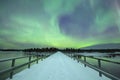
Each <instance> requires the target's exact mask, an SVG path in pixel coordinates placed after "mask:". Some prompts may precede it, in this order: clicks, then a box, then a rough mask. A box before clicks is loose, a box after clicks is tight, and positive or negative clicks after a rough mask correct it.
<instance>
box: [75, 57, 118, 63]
mask: <svg viewBox="0 0 120 80" xmlns="http://www.w3.org/2000/svg"><path fill="white" fill-rule="evenodd" d="M75 56H81V57H87V58H91V59H96V60H101V61H105V62H110V63H114V64H120V62H115V61H111V60H105V59H101V58H95V57H91V56H85V55H75Z"/></svg>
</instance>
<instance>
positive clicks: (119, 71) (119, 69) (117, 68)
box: [82, 53, 120, 78]
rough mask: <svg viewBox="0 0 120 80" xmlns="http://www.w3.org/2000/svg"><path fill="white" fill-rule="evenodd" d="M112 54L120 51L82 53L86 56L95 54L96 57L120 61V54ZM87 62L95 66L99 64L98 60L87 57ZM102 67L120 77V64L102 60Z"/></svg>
mask: <svg viewBox="0 0 120 80" xmlns="http://www.w3.org/2000/svg"><path fill="white" fill-rule="evenodd" d="M111 54H120V53H82V55H85V56H93V57H95V58H100V59H105V60H110V61H114V62H120V55H115V56H111ZM87 62H89V63H90V64H93V65H95V66H98V60H95V59H91V58H87ZM101 68H102V69H103V70H104V71H106V72H108V73H110V74H112V75H114V76H116V77H118V78H120V64H114V63H110V62H105V61H101Z"/></svg>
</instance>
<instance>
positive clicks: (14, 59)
mask: <svg viewBox="0 0 120 80" xmlns="http://www.w3.org/2000/svg"><path fill="white" fill-rule="evenodd" d="M23 58H28V62H26V63H24V64H21V65H18V66H15V62H16V60H17V59H23ZM31 58H32V56H25V57H15V58H8V59H2V60H0V62H6V61H12V63H11V68H8V69H5V70H2V71H0V75H1V76H2V75H3V74H6V73H10V76H9V77H10V79H12V78H13V74H14V70H16V69H19V68H21V67H24V66H26V65H28V68H30V67H31V63H33V62H36V63H38V60H39V59H40V58H41V59H43V56H42V57H39V56H36V59H33V60H32V59H31Z"/></svg>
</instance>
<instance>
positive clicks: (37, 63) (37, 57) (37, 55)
mask: <svg viewBox="0 0 120 80" xmlns="http://www.w3.org/2000/svg"><path fill="white" fill-rule="evenodd" d="M36 63H37V64H38V55H37V61H36Z"/></svg>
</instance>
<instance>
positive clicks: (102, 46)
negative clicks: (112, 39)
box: [82, 43, 120, 49]
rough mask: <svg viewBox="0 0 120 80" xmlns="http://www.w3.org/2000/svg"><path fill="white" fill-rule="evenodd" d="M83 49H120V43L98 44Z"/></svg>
mask: <svg viewBox="0 0 120 80" xmlns="http://www.w3.org/2000/svg"><path fill="white" fill-rule="evenodd" d="M82 49H120V43H111V44H98V45H93V46H89V47H84V48H82Z"/></svg>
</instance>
